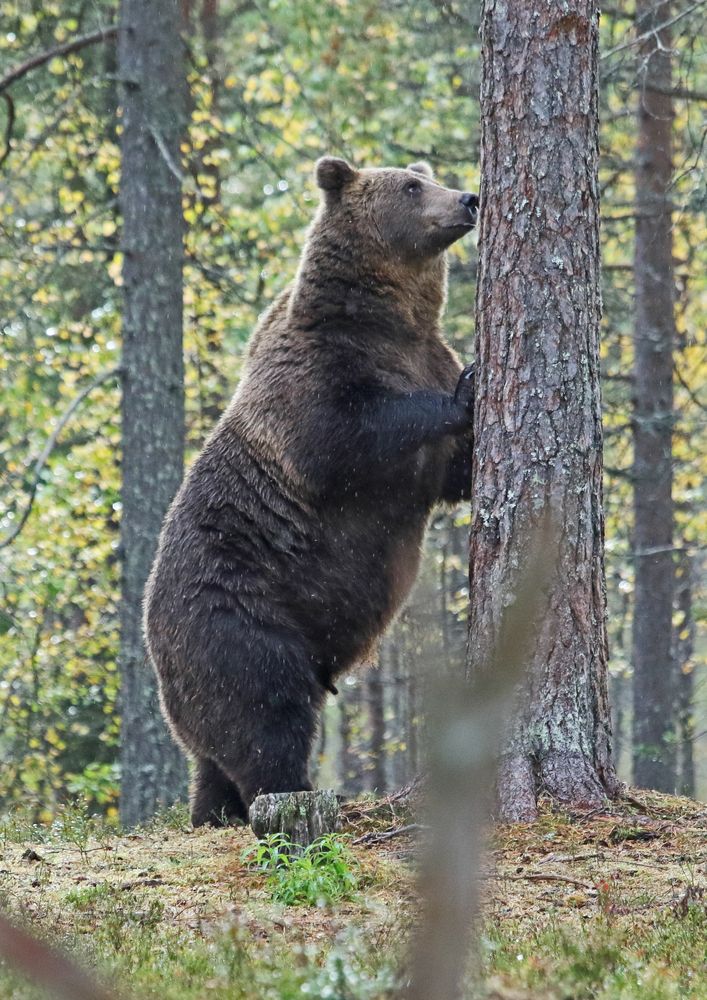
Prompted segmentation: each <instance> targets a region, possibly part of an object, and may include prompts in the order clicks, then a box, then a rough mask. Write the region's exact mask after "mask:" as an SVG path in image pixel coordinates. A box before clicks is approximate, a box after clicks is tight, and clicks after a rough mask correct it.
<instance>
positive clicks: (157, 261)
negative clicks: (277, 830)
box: [119, 0, 186, 826]
mask: <svg viewBox="0 0 707 1000" xmlns="http://www.w3.org/2000/svg"><path fill="white" fill-rule="evenodd" d="M179 19H180V5H179V3H178V0H155V2H154V3H151V4H144V3H142V2H141V0H123V3H122V7H121V31H120V45H119V75H120V82H121V86H122V110H123V117H122V125H123V134H122V138H121V152H122V179H121V189H120V201H121V209H122V214H123V236H122V250H123V254H124V263H123V285H124V295H125V307H124V308H125V311H124V317H123V400H122V451H123V454H122V475H123V489H122V503H123V511H122V521H121V548H122V554H123V573H122V601H121V639H120V668H121V681H122V727H121V770H122V775H123V782H122V790H121V806H120V812H121V820H122V822H123V823H124V824H125V825H126V826H132V825H134V824H135V823H139V822H142V821H144V820H146V819H148V818H149V817H150V816H152V815H153V814H154V812H155V810H156V809H157V808H158V807H159V806H163V805H167V804H169V803H171V802H173V801H175V800H176V799H177V798H178V797H179V796H180V795H181V794H182V792H183V791H184V788H185V779H186V771H185V765H184V761H183V758H182V756H181V754H180V753H179V751H178V749H177V747H176V746H175V744H174V743H173V741H172V739H171V737H170V736H169V733H168V731H167V728H166V726H165V724H164V722H163V719H162V715H161V713H160V709H159V705H158V702H157V693H156V684H155V677H154V674H153V672H152V669H151V667H150V665H149V663H148V662H147V660H146V655H145V647H144V644H143V636H142V593H143V588H144V586H145V581H146V579H147V575H148V572H149V568H150V564H151V562H152V559H153V556H154V552H155V546H156V542H157V537H158V534H159V530H160V525H161V523H162V519H163V517H164V515H165V512H166V510H167V507H168V505H169V503H170V501H171V499H172V497H173V496H174V493H175V492H176V489H177V487H178V485H179V482H180V479H181V476H182V468H183V451H184V373H183V360H182V238H183V220H182V205H181V188H182V185H181V180H180V149H179V147H180V138H181V136H182V133H183V129H184V124H185V122H184V106H185V104H184V101H185V76H184V58H183V46H182V41H181V39H180V37H179Z"/></svg>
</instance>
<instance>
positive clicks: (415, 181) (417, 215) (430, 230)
mask: <svg viewBox="0 0 707 1000" xmlns="http://www.w3.org/2000/svg"><path fill="white" fill-rule="evenodd" d="M316 180H317V184H318V186H319V188H320V189H321V190H322V192H323V206H322V213H323V217H324V218H325V219H326V218H327V217H331V219H332V221H335V223H336V226H337V229H338V230H339V231H342V230H341V227H344V230H343V231H344V232H347V233H348V235H350V236H352V237H354V236H355V237H356V238H358V239H360V240H362V241H363V242H365V243H368V244H370V243H375V244H377V245H378V246H379V248H380V249H382V250H383V251H384V252H386V253H389V254H392V255H393V256H395V257H398V258H402V259H409V260H414V259H417V260H420V259H423V260H424V259H429V258H431V257H435V256H438V255H439V254H441V253H442V252H443V251H444V250H446V249H447V247H449V246H451V244H452V243H455V242H456V241H457V240H458V239H461V237H462V236H464V235H466V233H468V232H470V231H471V230H472V229H473V228H474V227H475V225H476V221H477V216H478V208H479V199H478V196H477V195H475V194H471V193H470V192H468V191H455V190H453V189H451V188H446V187H443V186H442V185H441V184H438V183H437V182H436V181H435V179H434V175H433V173H432V169H431V168H430V166H429V165H428V164H427V163H413V164H411V165H410V166H409V167H408V168H407V169H406V170H399V169H397V168H391V167H384V168H366V169H363V170H356V169H355V168H354V167H352V166H351V165H350V164H349V163H347V162H346V160H341V159H338V158H337V157H333V156H325V157H323V158H322V159H321V160H319V161H318V162H317V166H316Z"/></svg>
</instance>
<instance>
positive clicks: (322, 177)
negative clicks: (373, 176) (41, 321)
mask: <svg viewBox="0 0 707 1000" xmlns="http://www.w3.org/2000/svg"><path fill="white" fill-rule="evenodd" d="M314 176H315V177H316V179H317V184H318V185H319V187H320V188H321V189H322V191H340V190H341V188H342V187H343V186H344V184H348V183H349V182H350V181H352V180H353V179H354V177H355V176H356V171H355V170H354V168H353V167H352V166H351V164H350V163H347V162H346V160H341V159H339V157H338V156H323V157H322V158H321V160H317V166H316V168H315V171H314Z"/></svg>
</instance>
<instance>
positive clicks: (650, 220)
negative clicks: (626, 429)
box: [633, 0, 677, 792]
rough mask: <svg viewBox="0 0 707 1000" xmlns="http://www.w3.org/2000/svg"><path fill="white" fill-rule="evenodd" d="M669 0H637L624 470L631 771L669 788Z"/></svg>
mask: <svg viewBox="0 0 707 1000" xmlns="http://www.w3.org/2000/svg"><path fill="white" fill-rule="evenodd" d="M670 11H671V4H670V3H658V4H656V3H655V0H638V2H637V4H636V31H637V33H638V34H639V36H641V35H647V38H646V40H645V41H644V42H643V44H642V45H641V47H640V49H639V52H638V64H639V83H640V90H639V95H638V139H637V148H636V243H635V261H634V277H635V282H636V297H635V328H634V383H635V405H634V413H633V447H634V458H633V480H634V532H633V547H634V550H635V553H636V562H635V566H636V582H635V590H634V609H633V684H634V700H633V780H634V782H635V784H637V785H639V786H641V787H643V788H657V789H659V790H661V791H666V792H672V791H674V790H675V784H676V763H677V754H676V748H677V742H676V712H677V692H676V686H677V684H676V680H677V679H676V675H675V669H674V664H673V660H672V657H671V637H672V610H673V554H672V552H671V551H670V549H671V547H672V539H673V499H672V481H673V467H672V466H673V462H672V433H673V344H674V340H675V316H674V292H673V243H672V217H671V205H670V185H671V182H672V172H673V167H672V128H673V108H672V98H671V97H669V96H667V95H666V94H664V93H657V92H656V90H655V88H656V87H657V88H659V89H661V90H668V91H669V90H670V87H671V55H670V32H669V30H668V29H665V28H663V29H661V30H660V31H657V32H656V31H654V29H655V28H656V27H657V26H658V25H660V24H663V23H664V22H665V21H666V20H668V18H669V17H670Z"/></svg>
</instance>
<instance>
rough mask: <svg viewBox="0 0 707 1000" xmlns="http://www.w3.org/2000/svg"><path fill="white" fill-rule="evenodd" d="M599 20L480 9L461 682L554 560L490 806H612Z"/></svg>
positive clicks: (533, 7) (584, 4)
mask: <svg viewBox="0 0 707 1000" xmlns="http://www.w3.org/2000/svg"><path fill="white" fill-rule="evenodd" d="M597 34H598V25H597V10H596V5H595V4H594V3H591V2H589V0H579V2H577V3H574V4H572V7H571V9H570V10H568V9H567V8H566V7H563V8H559V7H557V6H556V5H554V4H545V5H537V4H527V3H525V2H524V0H507V2H505V3H500V2H499V3H497V2H496V0H487V2H486V3H485V5H484V11H483V19H482V45H483V77H482V92H481V104H482V151H481V163H482V180H481V206H482V219H481V231H480V236H479V249H480V268H479V281H478V297H477V321H476V328H477V334H476V336H477V344H476V365H477V368H476V372H477V387H476V392H477V403H476V413H475V427H476V444H475V454H474V466H473V521H472V533H471V553H470V583H471V589H470V593H471V615H470V643H469V662H470V669H471V670H472V672H473V671H474V670H475V669H476V668H477V667H478V664H483V663H484V662H488V661H489V660H490V658H491V656H490V650H491V648H492V646H493V643H494V641H495V638H496V636H497V631H498V628H499V622H500V620H501V615H502V612H503V609H504V607H507V606H508V605H510V604H512V603H513V601H514V592H515V588H516V586H517V580H518V575H519V573H520V572H522V567H523V566H524V565H525V563H526V560H527V552H528V547H529V539H530V538H532V536H533V533H534V525H537V524H538V523H539V522H540V521H541V520H542V519H543V518H544V517H545V516H546V514H547V511H548V510H550V511H552V512H553V513H552V517H553V520H554V522H555V530H557V531H558V532H559V534H560V541H559V558H558V563H557V568H556V570H555V572H554V574H553V576H552V580H551V583H550V585H549V588H548V593H547V596H546V599H545V610H544V612H543V614H542V616H541V622H542V624H541V625H540V627H539V628H538V631H537V634H536V636H535V639H534V651H533V655H532V656H531V657H530V662H529V664H528V682H527V689H526V691H525V693H524V696H523V698H522V700H521V701H522V703H521V704H520V706H519V709H518V714H517V718H516V721H515V724H514V726H513V729H512V732H511V733H510V735H509V739H508V743H507V746H506V748H505V752H504V755H503V759H502V761H501V768H500V774H499V797H500V811H501V814H502V816H503V818H505V819H508V820H530V819H533V818H534V817H535V816H536V808H537V795H538V793H539V792H540V791H547V792H549V793H550V794H552V795H553V796H554V797H556V798H557V799H559V800H561V801H563V802H567V803H573V804H584V805H592V806H595V805H598V804H600V803H601V802H602V801H603V800H604V799H605V797H606V796H607V795H609V796H611V795H614V794H615V792H616V790H617V782H616V777H615V772H614V765H613V759H612V752H611V734H610V720H609V707H608V699H607V681H606V674H607V656H608V651H607V639H606V622H605V614H606V608H605V586H604V569H603V513H602V492H601V489H602V487H601V474H602V437H601V408H600V393H599V352H598V335H599V318H600V297H599V240H598V235H599V234H598V230H599V225H598V215H599V196H598V188H597V160H598V149H597V128H598V123H597Z"/></svg>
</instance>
